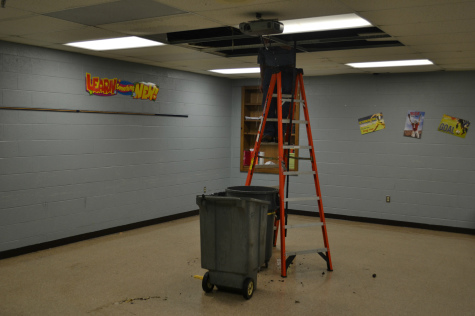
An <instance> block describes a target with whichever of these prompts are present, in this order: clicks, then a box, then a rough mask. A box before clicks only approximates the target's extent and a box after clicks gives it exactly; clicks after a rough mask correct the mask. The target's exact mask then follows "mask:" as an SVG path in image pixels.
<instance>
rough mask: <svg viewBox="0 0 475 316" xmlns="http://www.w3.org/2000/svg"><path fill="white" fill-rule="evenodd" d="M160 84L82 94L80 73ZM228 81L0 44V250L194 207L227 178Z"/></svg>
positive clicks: (228, 135) (226, 182)
mask: <svg viewBox="0 0 475 316" xmlns="http://www.w3.org/2000/svg"><path fill="white" fill-rule="evenodd" d="M87 72H89V73H91V74H92V75H93V76H99V77H106V78H115V77H117V78H119V79H122V80H128V81H131V82H135V81H145V82H153V83H156V84H157V85H159V88H160V91H159V93H158V97H157V102H152V101H139V100H133V99H132V98H131V97H130V96H119V95H117V96H112V97H100V96H90V95H88V94H87V93H86V91H85V76H86V73H87ZM230 93H231V85H230V81H229V80H226V79H222V78H215V77H211V76H203V75H197V74H191V73H185V72H180V71H175V70H171V69H163V68H158V67H152V66H147V65H139V64H133V63H127V62H120V61H114V60H108V59H102V58H96V57H90V56H86V55H80V54H73V53H67V52H61V51H55V50H49V49H44V48H38V47H32V46H25V45H19V44H13V43H8V42H0V106H2V107H35V108H60V109H81V110H82V109H86V110H99V111H126V112H149V113H160V114H183V115H189V117H188V118H177V117H158V116H126V115H106V114H82V113H51V112H32V111H9V110H0V251H5V250H9V249H16V248H21V247H24V246H28V245H33V244H38V243H43V242H48V241H51V240H56V239H61V238H65V237H70V236H75V235H80V234H84V233H88V232H94V231H99V230H102V229H107V228H111V227H117V226H121V225H125V224H130V223H135V222H140V221H144V220H149V219H154V218H160V217H164V216H167V215H173V214H178V213H183V212H187V211H191V210H196V209H197V208H198V207H197V205H196V202H195V196H196V194H200V193H202V192H203V187H204V186H207V189H208V190H210V191H214V190H218V189H221V188H223V187H227V186H228V185H229V172H230V171H229V166H230V156H231V149H230V145H229V138H230V132H231V131H230V129H229V126H230V122H231V107H230V106H229V103H228V100H230Z"/></svg>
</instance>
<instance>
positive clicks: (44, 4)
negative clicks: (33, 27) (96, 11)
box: [6, 0, 119, 13]
mask: <svg viewBox="0 0 475 316" xmlns="http://www.w3.org/2000/svg"><path fill="white" fill-rule="evenodd" d="M118 1H119V0H63V1H58V0H14V1H10V0H9V1H7V3H6V6H7V7H8V8H10V7H11V8H17V9H21V10H25V11H29V12H35V13H49V12H56V11H62V10H68V9H74V8H80V7H86V6H91V5H97V4H102V3H109V2H118Z"/></svg>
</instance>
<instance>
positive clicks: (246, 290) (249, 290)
mask: <svg viewBox="0 0 475 316" xmlns="http://www.w3.org/2000/svg"><path fill="white" fill-rule="evenodd" d="M254 288H255V286H254V280H253V279H251V278H247V279H246V280H244V284H243V286H242V296H244V298H245V299H246V300H248V299H250V298H251V297H252V294H254Z"/></svg>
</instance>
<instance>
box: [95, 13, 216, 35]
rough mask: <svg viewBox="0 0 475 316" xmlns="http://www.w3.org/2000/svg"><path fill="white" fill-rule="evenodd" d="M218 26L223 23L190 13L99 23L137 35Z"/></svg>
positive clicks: (105, 27) (108, 27) (103, 26)
mask: <svg viewBox="0 0 475 316" xmlns="http://www.w3.org/2000/svg"><path fill="white" fill-rule="evenodd" d="M220 26H223V24H220V23H216V22H215V21H212V20H209V19H207V18H203V17H201V16H199V15H196V14H192V13H188V14H179V15H174V16H166V17H158V18H152V19H144V20H139V21H128V22H121V23H112V24H104V25H99V27H100V28H104V29H107V30H112V31H117V32H122V33H124V34H130V35H137V36H140V35H150V34H161V33H169V32H179V31H187V30H191V29H204V28H212V27H220Z"/></svg>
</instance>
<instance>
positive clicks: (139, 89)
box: [86, 73, 159, 101]
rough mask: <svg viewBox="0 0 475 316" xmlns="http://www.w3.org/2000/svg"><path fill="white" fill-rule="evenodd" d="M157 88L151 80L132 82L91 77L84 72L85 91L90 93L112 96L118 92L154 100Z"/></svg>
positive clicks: (139, 98)
mask: <svg viewBox="0 0 475 316" xmlns="http://www.w3.org/2000/svg"><path fill="white" fill-rule="evenodd" d="M158 90H159V88H158V86H157V85H156V84H154V83H152V82H135V83H134V82H130V81H126V80H120V79H117V78H114V79H109V78H100V77H93V76H91V74H90V73H86V91H87V93H89V94H90V95H99V96H114V95H117V93H119V94H122V95H130V96H131V97H132V98H134V99H138V100H150V101H156V100H157V94H158Z"/></svg>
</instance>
